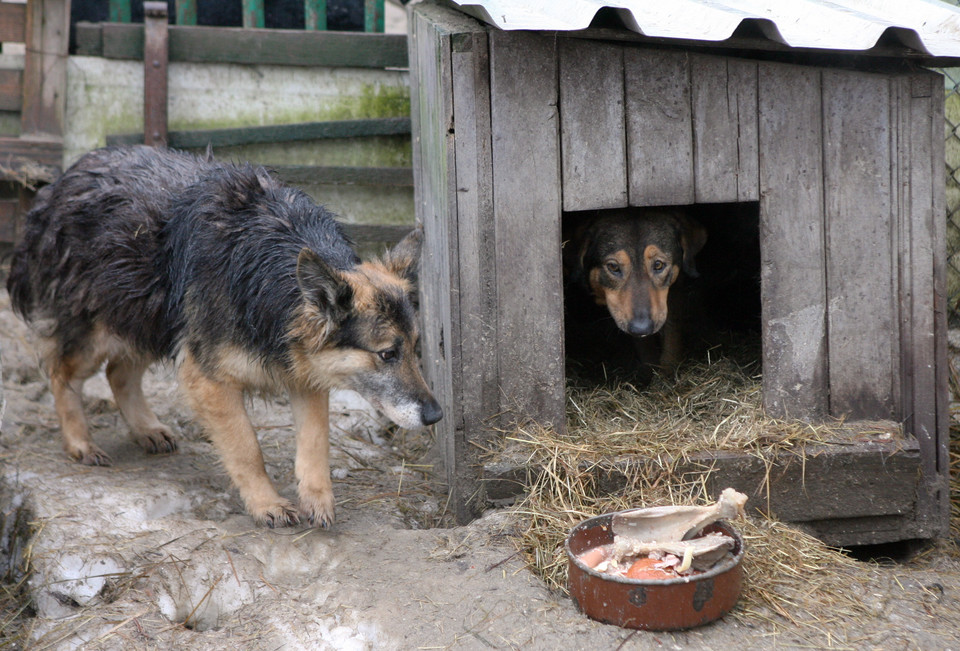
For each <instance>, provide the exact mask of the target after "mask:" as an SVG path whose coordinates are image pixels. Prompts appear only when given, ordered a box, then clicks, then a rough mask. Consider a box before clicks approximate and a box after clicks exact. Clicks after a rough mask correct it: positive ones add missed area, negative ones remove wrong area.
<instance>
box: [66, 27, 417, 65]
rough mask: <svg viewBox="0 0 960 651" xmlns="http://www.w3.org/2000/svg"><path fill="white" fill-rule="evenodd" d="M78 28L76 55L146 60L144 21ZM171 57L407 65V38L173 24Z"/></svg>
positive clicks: (197, 60) (201, 60)
mask: <svg viewBox="0 0 960 651" xmlns="http://www.w3.org/2000/svg"><path fill="white" fill-rule="evenodd" d="M97 31H99V32H100V35H99V36H98V35H97V34H96V33H95V32H97ZM76 33H77V45H78V51H77V54H82V55H85V56H102V57H106V58H108V59H133V60H140V61H142V60H143V26H142V25H125V24H120V23H77V26H76ZM169 56H170V61H189V62H193V63H242V64H252V65H257V64H275V65H294V66H330V67H357V68H406V67H407V37H406V35H405V34H364V33H358V32H352V33H351V32H318V31H303V32H297V31H291V30H280V29H256V30H251V29H241V28H239V27H193V26H186V25H171V26H170V55H169Z"/></svg>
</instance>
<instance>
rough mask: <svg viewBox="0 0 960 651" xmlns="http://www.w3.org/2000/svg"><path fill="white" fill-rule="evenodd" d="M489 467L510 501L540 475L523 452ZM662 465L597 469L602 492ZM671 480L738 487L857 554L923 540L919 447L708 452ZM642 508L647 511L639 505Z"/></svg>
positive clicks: (753, 503) (495, 486) (854, 444)
mask: <svg viewBox="0 0 960 651" xmlns="http://www.w3.org/2000/svg"><path fill="white" fill-rule="evenodd" d="M515 452H516V454H510V453H507V454H505V455H503V456H501V457H500V458H499V459H498V460H497V461H495V462H490V463H487V464H486V465H485V466H484V480H485V481H486V482H487V495H488V497H489V498H490V499H493V500H502V501H508V500H512V499H515V498H517V497H518V496H519V495H521V494H522V493H523V491H524V488H525V481H526V478H527V477H528V476H529V475H531V474H535V473H536V472H538V471H542V470H543V469H542V468H539V469H538V468H535V467H530V466H529V465H527V464H526V463H525V458H524V455H523V453H522V452H520V451H519V450H516V451H515ZM646 463H657V464H663V465H668V463H669V462H667V464H665V463H664V460H663V459H658V460H650V459H637V458H633V459H627V458H621V459H614V460H610V461H609V462H608V463H606V464H602V465H600V466H597V468H596V472H597V473H598V475H599V476H600V479H599V484H600V489H601V490H602V491H603V492H605V493H609V494H614V493H617V492H619V491H621V490H623V488H624V486H625V485H626V482H627V477H628V476H629V475H630V473H631V472H632V470H635V466H636V465H637V464H646ZM673 473H674V474H675V475H677V476H680V477H683V479H684V481H685V482H687V481H690V480H691V478H692V477H694V476H696V475H702V474H706V475H707V476H706V479H705V480H704V481H705V483H706V492H707V493H708V494H709V495H711V496H716V495H718V494H719V493H720V491H721V490H723V489H724V488H726V487H733V488H735V489H737V490H738V491H740V492H742V493H745V494H747V495H749V496H750V502H749V504H748V507H749V509H748V510H749V511H750V512H756V511H760V512H762V513H764V514H770V515H771V516H772V517H774V518H776V519H778V520H781V521H783V522H789V523H793V524H798V525H801V526H802V527H803V528H805V529H807V530H808V531H809V532H810V533H812V534H814V535H816V536H817V537H818V538H820V539H821V540H823V541H824V542H826V543H828V544H830V545H836V546H853V545H867V544H875V543H881V542H893V541H897V540H904V539H909V538H918V537H925V536H923V535H922V534H923V532H922V531H917V530H916V527H915V525H914V518H913V510H914V506H915V501H916V494H917V490H918V487H919V481H918V479H919V477H920V449H919V446H918V445H917V442H916V440H914V439H912V438H907V439H905V440H886V441H884V440H869V439H866V440H856V438H853V439H851V441H850V442H849V443H847V444H831V445H815V446H808V447H806V448H804V449H802V450H796V451H789V452H782V451H781V452H778V453H776V454H773V455H771V456H770V457H759V456H755V455H753V454H749V453H745V452H740V453H738V452H729V451H721V452H704V453H701V454H698V455H695V456H692V457H690V458H688V459H687V460H685V461H682V462H680V463H679V465H677V466H676V467H675V468H674V470H673ZM636 506H646V505H643V504H637V505H636Z"/></svg>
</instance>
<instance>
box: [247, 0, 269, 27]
mask: <svg viewBox="0 0 960 651" xmlns="http://www.w3.org/2000/svg"><path fill="white" fill-rule="evenodd" d="M265 25H266V22H265V21H264V18H263V0H243V26H244V27H246V28H255V29H263V27H264V26H265Z"/></svg>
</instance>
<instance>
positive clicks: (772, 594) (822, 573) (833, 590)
mask: <svg viewBox="0 0 960 651" xmlns="http://www.w3.org/2000/svg"><path fill="white" fill-rule="evenodd" d="M760 395H761V384H760V378H759V376H758V374H757V369H756V366H755V365H751V364H744V363H740V362H738V361H737V360H736V358H735V357H721V358H719V359H712V360H708V361H707V362H704V363H701V364H696V365H691V366H689V367H686V368H685V369H683V371H682V373H681V374H680V375H679V376H678V377H677V378H676V379H675V380H673V379H671V381H670V382H666V381H663V380H660V379H655V380H654V384H653V385H652V386H651V387H649V388H648V389H646V390H644V391H638V390H637V389H636V388H635V387H633V386H630V385H626V384H622V385H619V386H616V387H613V388H596V387H590V388H587V387H584V386H581V385H579V384H577V383H576V382H573V383H572V386H570V387H568V396H569V400H568V411H567V419H568V421H567V422H568V432H567V434H566V435H558V434H557V433H556V432H553V431H547V430H544V429H537V428H529V427H528V428H521V429H519V430H517V431H515V432H511V433H509V434H508V435H507V436H506V437H505V439H506V440H507V444H506V450H505V451H504V454H507V455H509V456H510V458H511V459H512V460H514V461H516V460H518V459H519V460H520V461H521V462H522V463H523V464H524V465H525V466H526V467H527V468H528V469H529V470H528V486H529V492H528V495H527V497H526V498H525V500H524V501H523V502H522V503H521V504H520V505H519V506H518V507H517V508H518V510H519V511H520V512H521V513H522V514H523V515H524V516H525V518H526V520H527V522H528V523H529V526H528V527H527V528H526V530H525V531H524V532H523V534H522V537H521V542H520V544H521V548H522V550H523V553H524V554H525V556H526V558H527V561H528V563H529V565H530V566H531V567H532V569H533V570H534V571H535V573H536V574H538V575H539V576H540V577H542V578H543V580H544V581H545V582H546V583H547V584H548V585H549V586H550V587H551V588H553V589H555V590H558V591H562V592H565V591H566V570H567V561H566V558H565V555H564V551H563V541H564V538H565V536H566V535H567V533H568V532H569V530H570V528H571V527H573V526H574V525H575V524H577V523H578V522H580V521H582V520H583V519H585V518H588V517H592V516H595V515H599V514H601V513H607V512H610V511H617V510H622V509H625V508H633V507H637V506H644V505H665V504H703V503H708V502H711V501H713V499H714V498H715V497H716V496H715V495H707V494H706V490H705V480H706V476H707V473H709V469H705V470H704V471H703V472H696V473H690V472H689V471H685V472H681V471H680V470H679V467H680V465H681V463H682V462H684V461H686V460H688V459H689V458H690V457H691V456H692V455H695V454H696V453H698V452H704V451H712V450H740V451H743V452H745V453H747V454H751V455H756V456H759V457H761V458H771V457H772V456H774V455H775V454H777V453H778V452H782V451H785V450H796V449H802V448H803V446H806V445H812V444H829V443H830V442H831V441H834V440H838V439H842V438H843V437H844V436H848V435H849V432H848V431H847V430H845V426H844V424H843V423H841V422H836V423H832V424H827V425H822V426H811V425H809V424H806V423H801V422H793V421H785V420H776V419H771V418H767V417H766V416H765V415H764V413H763V410H762V408H761V407H760ZM886 433H888V434H890V435H893V433H892V432H886ZM641 458H642V459H645V460H646V462H644V463H624V462H623V461H624V460H625V459H626V460H629V459H641ZM613 460H617V462H618V463H617V466H616V470H615V471H614V470H612V462H613ZM686 467H687V468H689V465H687V466H686ZM534 469H538V470H537V471H535V470H534ZM539 469H542V472H541V471H539ZM611 472H617V473H624V474H623V476H622V477H619V478H618V479H617V482H616V485H617V486H622V488H619V489H618V490H616V491H614V492H613V493H611V492H610V490H609V488H610V486H611V485H612V484H609V483H606V482H605V477H607V476H608V475H609V473H611ZM747 506H748V511H750V510H751V509H750V505H749V504H748V505H747ZM738 526H739V528H740V529H741V532H742V533H743V535H744V538H745V542H746V545H747V549H748V553H747V554H746V556H745V558H744V561H743V563H744V571H745V588H744V593H743V595H742V598H741V600H740V603H739V605H738V607H737V609H736V610H735V611H734V616H735V617H738V618H740V619H741V620H744V621H750V622H751V623H757V622H758V621H759V622H766V621H779V622H781V623H782V622H784V621H786V622H789V623H790V624H792V625H801V626H810V627H813V628H814V629H816V630H821V629H822V628H823V627H824V626H828V627H829V625H830V622H833V621H837V622H840V621H842V620H844V619H850V618H860V617H863V616H864V615H866V614H868V613H869V611H870V607H869V606H868V605H866V604H864V602H863V600H862V598H861V596H860V595H858V594H857V591H855V590H854V591H851V590H849V589H845V588H844V587H842V586H847V587H848V586H849V585H850V581H853V580H855V579H854V577H855V575H856V573H857V572H861V573H862V572H864V571H870V568H871V567H872V566H871V565H869V564H868V565H864V564H862V563H858V562H857V561H854V560H852V559H850V558H849V557H848V556H846V555H844V554H843V553H841V552H839V551H837V550H834V549H830V548H828V547H827V546H826V545H824V544H823V543H822V542H820V541H819V540H817V539H815V538H813V537H812V536H809V535H807V534H805V533H803V532H802V531H800V530H798V529H796V528H794V527H790V526H787V525H784V524H782V523H779V522H775V521H771V520H767V519H764V518H763V517H762V516H756V517H751V518H750V519H748V521H746V522H743V523H739V524H738ZM840 577H842V578H841V580H839V581H838V578H840ZM847 578H849V579H850V580H849V581H848V580H845V579H847Z"/></svg>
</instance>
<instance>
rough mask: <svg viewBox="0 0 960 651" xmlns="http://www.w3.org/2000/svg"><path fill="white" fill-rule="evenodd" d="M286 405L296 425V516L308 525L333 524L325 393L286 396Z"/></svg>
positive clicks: (328, 407)
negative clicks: (289, 406)
mask: <svg viewBox="0 0 960 651" xmlns="http://www.w3.org/2000/svg"><path fill="white" fill-rule="evenodd" d="M290 404H291V406H292V408H293V416H294V419H295V421H296V425H297V460H296V463H295V466H294V469H295V473H296V476H297V479H298V480H299V482H300V487H299V489H298V492H299V494H300V512H301V513H302V514H303V515H304V516H305V517H306V518H307V519H308V520H309V521H310V524H312V525H319V526H321V527H329V526H330V525H332V524H333V517H334V499H333V484H332V483H331V481H330V399H329V392H327V391H319V392H316V393H297V392H293V391H291V392H290Z"/></svg>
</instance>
